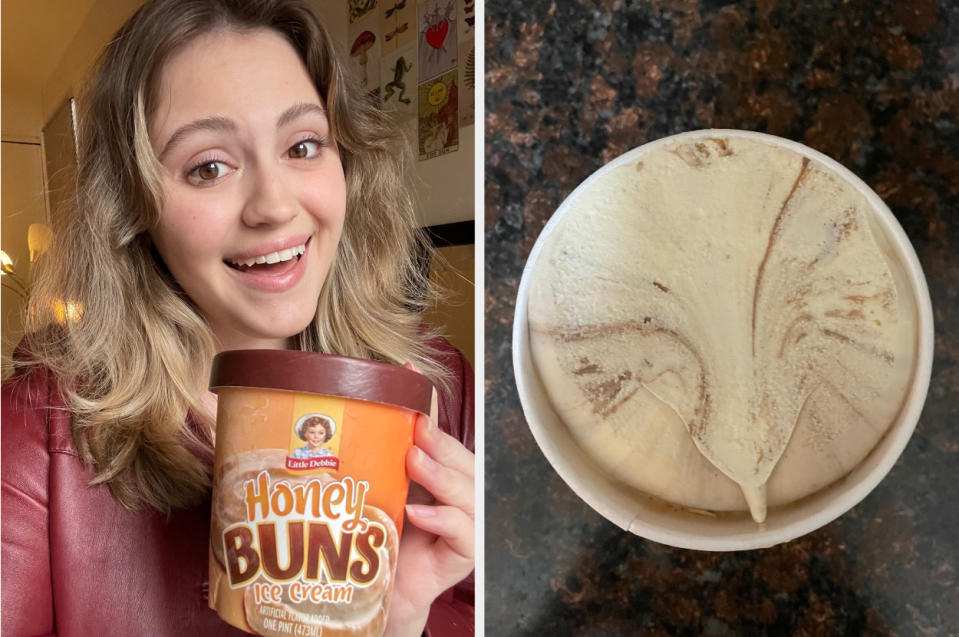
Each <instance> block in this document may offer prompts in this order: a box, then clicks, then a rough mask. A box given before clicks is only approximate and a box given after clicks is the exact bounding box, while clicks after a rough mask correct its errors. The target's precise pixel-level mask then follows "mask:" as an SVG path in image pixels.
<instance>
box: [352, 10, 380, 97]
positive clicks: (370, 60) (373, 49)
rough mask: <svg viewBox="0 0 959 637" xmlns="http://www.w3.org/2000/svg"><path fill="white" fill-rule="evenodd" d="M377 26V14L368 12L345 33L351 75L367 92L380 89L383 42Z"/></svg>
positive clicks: (378, 18)
mask: <svg viewBox="0 0 959 637" xmlns="http://www.w3.org/2000/svg"><path fill="white" fill-rule="evenodd" d="M351 11H352V5H351ZM379 26H380V16H379V14H378V13H376V12H368V13H367V14H366V15H365V17H363V18H362V19H360V20H357V21H356V22H354V23H353V24H351V25H350V28H349V29H348V32H347V35H348V37H349V47H350V63H351V64H352V66H353V73H354V75H355V76H356V77H357V78H359V80H360V83H361V85H362V86H363V88H365V89H366V90H367V91H376V90H378V89H379V87H380V58H381V57H382V53H381V50H382V47H383V42H382V35H381V32H380V29H379Z"/></svg>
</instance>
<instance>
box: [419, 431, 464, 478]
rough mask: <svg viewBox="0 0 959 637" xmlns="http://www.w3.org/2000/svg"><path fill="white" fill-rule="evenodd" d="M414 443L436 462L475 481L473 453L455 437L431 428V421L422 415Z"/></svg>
mask: <svg viewBox="0 0 959 637" xmlns="http://www.w3.org/2000/svg"><path fill="white" fill-rule="evenodd" d="M413 442H414V443H415V444H416V446H417V447H419V448H420V449H422V450H423V451H425V452H426V453H427V454H429V455H430V457H432V458H433V459H434V460H436V462H438V463H440V464H441V465H443V466H446V467H449V468H451V469H455V470H457V471H459V472H460V473H462V474H464V475H466V476H467V477H469V478H470V479H471V480H472V479H473V475H474V471H475V468H474V466H473V465H474V463H475V456H474V455H473V453H472V452H471V451H470V450H469V449H467V448H466V447H464V446H463V445H462V444H460V442H459V441H458V440H457V439H456V438H454V437H453V436H451V435H449V434H447V433H446V432H444V431H443V430H441V429H439V428H437V427H430V426H429V421H428V420H427V419H426V418H425V417H424V416H422V415H420V416H419V417H417V419H416V428H415V430H414V433H413Z"/></svg>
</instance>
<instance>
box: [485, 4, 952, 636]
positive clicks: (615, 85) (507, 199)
mask: <svg viewBox="0 0 959 637" xmlns="http://www.w3.org/2000/svg"><path fill="white" fill-rule="evenodd" d="M699 128H742V129H749V130H755V131H762V132H768V133H772V134H776V135H780V136H783V137H787V138H790V139H794V140H797V141H800V142H803V143H805V144H807V145H809V146H811V147H813V148H815V149H817V150H819V151H822V152H824V153H826V154H827V155H829V156H831V157H833V158H834V159H836V160H838V161H839V162H841V163H843V164H844V165H846V166H847V167H849V168H850V169H851V170H852V171H853V172H855V173H856V174H857V175H859V176H860V177H861V178H862V179H863V180H864V181H865V182H866V183H867V184H869V185H870V186H871V187H872V188H873V189H875V190H876V191H877V192H878V193H879V195H880V196H882V197H883V198H884V199H885V201H886V202H887V203H888V204H889V206H890V208H891V209H892V211H893V212H894V214H895V215H896V217H897V218H898V219H899V222H900V223H901V224H902V226H903V228H904V229H905V231H906V233H907V235H908V236H909V238H910V240H911V241H912V243H913V246H914V247H915V249H916V252H917V254H918V255H919V259H920V261H921V263H922V266H923V268H924V270H925V273H926V277H927V280H928V282H929V288H930V292H931V295H932V302H933V308H934V315H935V325H936V343H935V363H934V367H933V377H932V383H931V385H930V389H929V397H928V399H927V402H926V406H925V409H924V411H923V414H922V417H921V419H920V422H919V425H918V428H917V430H916V433H915V435H914V436H913V438H912V440H911V442H910V443H909V445H908V447H907V448H906V450H905V452H904V454H903V456H902V457H901V458H900V460H899V462H898V463H897V464H896V466H895V467H894V469H893V470H892V472H891V473H890V474H889V476H888V477H887V478H886V479H885V480H884V481H883V482H882V483H881V484H880V485H879V487H878V488H877V489H876V490H875V491H874V492H873V493H872V494H871V495H869V496H868V497H867V498H866V499H865V500H864V501H863V502H862V503H861V504H859V505H858V506H856V507H855V508H854V509H852V510H851V511H850V512H849V513H847V514H846V515H844V516H842V517H841V518H839V519H838V520H836V521H835V522H833V523H831V524H829V525H827V526H826V527H824V528H822V529H820V530H819V531H817V532H814V533H811V534H809V535H807V536H805V537H803V538H800V539H798V540H795V541H792V542H789V543H787V544H784V545H780V546H777V547H774V548H772V549H766V550H762V551H747V552H741V553H705V552H697V551H689V550H681V549H674V548H670V547H667V546H663V545H659V544H656V543H654V542H650V541H647V540H644V539H642V538H640V537H637V536H633V535H630V534H627V533H625V532H623V531H621V530H620V529H619V528H617V527H615V526H614V525H613V524H611V523H609V522H607V521H606V520H604V519H603V518H602V517H600V516H599V515H598V514H597V513H595V512H594V511H593V510H592V509H591V508H589V507H588V506H587V505H586V504H584V503H583V502H582V501H581V500H580V499H579V498H577V497H576V495H574V494H573V492H572V491H571V490H570V489H569V488H568V487H567V486H566V484H565V483H564V482H563V481H562V480H561V479H560V477H559V476H558V475H557V474H556V472H555V471H553V469H552V468H551V467H550V466H549V464H548V463H547V462H546V460H545V458H544V457H543V455H542V453H541V452H540V450H539V448H538V447H537V445H536V443H535V441H534V440H533V438H532V436H531V435H530V433H529V429H528V428H527V426H526V422H525V420H524V418H523V414H522V410H521V408H520V404H519V400H518V398H517V396H516V388H515V384H514V381H513V369H512V363H511V354H512V350H511V344H510V338H511V335H510V331H511V326H512V320H513V309H514V304H515V297H516V290H517V286H518V283H519V279H520V276H521V273H522V268H523V264H524V262H525V260H526V257H527V255H528V254H529V251H530V249H531V247H532V245H533V243H534V241H535V240H536V237H537V235H538V234H539V232H540V230H541V229H542V228H543V225H544V224H545V223H546V221H547V220H548V219H549V217H550V215H551V214H552V212H553V210H554V209H555V208H556V207H557V205H558V204H559V203H560V202H561V201H562V200H563V199H564V198H565V197H566V195H568V194H569V193H570V192H571V191H572V190H573V189H574V188H575V187H576V186H577V185H578V184H579V183H580V182H581V181H582V180H583V179H584V178H585V177H587V176H588V175H589V174H590V173H592V172H593V171H594V170H596V169H597V168H599V167H600V166H601V165H603V164H604V163H605V162H607V161H608V160H610V159H612V158H614V157H616V156H617V155H619V154H621V153H623V152H624V151H626V150H628V149H630V148H633V147H635V146H638V145H640V144H642V143H644V142H647V141H650V140H653V139H658V138H660V137H663V136H666V135H670V134H674V133H678V132H682V131H687V130H693V129H699ZM485 189H486V226H485V235H486V289H487V296H486V317H487V320H486V375H487V376H486V522H487V523H486V541H485V549H486V611H485V616H486V630H487V634H491V635H603V636H607V635H635V634H643V635H746V634H770V635H787V634H796V635H859V634H877V635H943V636H945V635H959V574H957V570H959V487H957V485H959V3H956V2H947V1H946V0H940V2H938V4H937V3H935V2H932V1H931V0H902V1H900V2H891V1H889V0H880V1H875V2H871V1H866V0H862V1H858V0H830V1H824V2H815V3H809V2H802V1H799V0H795V1H793V0H791V1H785V0H783V1H778V0H756V1H755V2H752V3H743V4H731V3H726V2H711V1H707V0H700V1H699V2H696V1H695V0H659V1H651V2H638V1H637V2H631V1H628V0H615V1H607V2H592V1H587V0H580V1H576V0H562V1H560V0H557V1H555V2H549V1H548V0H521V1H520V0H517V1H511V2H504V1H495V0H490V1H489V2H488V3H487V5H486V186H485Z"/></svg>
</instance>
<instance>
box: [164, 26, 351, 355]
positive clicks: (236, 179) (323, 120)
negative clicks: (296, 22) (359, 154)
mask: <svg viewBox="0 0 959 637" xmlns="http://www.w3.org/2000/svg"><path fill="white" fill-rule="evenodd" d="M157 88H158V93H157V100H156V101H157V108H156V111H155V113H153V115H152V118H151V121H150V141H151V144H152V145H153V149H154V152H156V154H157V156H158V157H159V158H160V162H161V164H162V168H161V173H162V183H163V209H162V211H161V213H160V222H159V224H158V226H157V227H156V228H154V229H153V230H152V231H151V233H150V234H151V237H152V239H153V242H154V244H155V245H156V248H157V250H158V251H159V253H160V256H161V257H162V258H163V261H164V263H165V264H166V266H167V268H168V269H169V270H170V272H171V273H172V274H173V276H174V277H175V278H176V280H177V282H178V283H179V284H180V286H181V287H182V288H183V290H184V291H185V292H186V293H187V294H188V295H189V297H190V299H191V300H192V301H193V303H194V304H195V305H196V306H197V307H198V308H199V310H200V312H201V313H202V314H203V316H204V317H205V318H206V319H207V321H208V322H209V323H210V325H211V327H212V329H213V333H214V335H215V336H216V337H217V340H218V343H217V345H218V348H220V349H237V348H247V347H259V348H270V347H273V348H276V347H285V346H286V345H287V344H288V339H289V337H291V336H293V335H295V334H297V333H299V332H301V331H302V330H303V329H304V328H305V327H306V326H307V325H308V324H309V323H310V322H311V320H312V319H313V316H314V314H315V312H316V306H317V299H318V297H319V294H320V290H321V288H322V287H323V283H324V281H325V280H326V277H327V274H328V273H329V271H330V265H331V263H332V260H333V256H334V253H335V251H336V246H337V244H338V243H339V240H340V235H341V233H342V230H343V219H344V216H345V214H346V183H345V179H344V176H343V167H342V165H341V163H340V158H339V154H338V153H337V150H336V147H335V145H334V143H333V139H332V137H331V135H330V126H329V122H328V120H327V117H326V114H325V110H324V104H323V102H322V100H321V99H320V96H319V95H318V93H317V91H316V88H315V87H314V86H313V83H312V82H311V81H310V78H309V76H308V74H307V71H306V68H305V67H304V66H303V64H302V62H301V61H300V59H299V57H298V56H297V54H296V52H295V51H294V50H293V48H292V46H290V44H289V43H288V42H287V41H286V40H285V39H284V38H283V36H281V35H279V34H278V33H275V32H273V31H270V30H266V29H260V30H254V31H250V32H246V33H238V32H235V31H232V30H227V29H221V30H217V31H215V32H212V33H209V34H206V35H204V36H201V37H200V38H197V39H196V40H194V41H192V42H190V43H189V44H187V45H186V46H185V47H183V48H182V49H181V50H179V51H178V52H177V53H176V54H175V55H174V56H173V57H172V58H171V59H170V60H169V61H168V62H167V63H166V65H165V66H164V67H163V69H162V71H161V74H160V80H159V84H158V87H157Z"/></svg>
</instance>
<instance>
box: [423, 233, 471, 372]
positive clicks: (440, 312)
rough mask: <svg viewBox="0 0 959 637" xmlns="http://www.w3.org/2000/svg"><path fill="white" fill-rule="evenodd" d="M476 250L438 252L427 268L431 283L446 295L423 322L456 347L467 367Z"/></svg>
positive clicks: (466, 246)
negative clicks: (461, 353) (434, 328)
mask: <svg viewBox="0 0 959 637" xmlns="http://www.w3.org/2000/svg"><path fill="white" fill-rule="evenodd" d="M474 248H475V246H472V245H464V246H450V247H445V248H439V249H438V250H437V255H438V258H436V259H434V260H433V263H432V264H431V268H430V280H431V281H433V283H435V284H437V285H438V286H439V287H440V289H442V290H444V291H445V293H446V298H445V300H444V302H443V303H441V304H439V305H438V307H434V308H431V309H430V310H428V311H427V312H425V313H424V317H423V319H424V320H425V321H426V323H428V324H429V325H432V326H434V327H436V328H437V329H439V330H440V331H441V333H442V334H443V335H444V336H446V338H447V339H449V342H450V343H452V344H453V345H455V346H456V347H457V348H458V349H459V350H460V351H461V352H463V355H464V356H466V360H468V361H469V362H470V365H473V364H474V361H475V354H476V350H475V342H474V341H475V338H474V328H475V321H476V314H475V312H474V310H473V303H474V299H475V298H476V286H475V281H474V279H473V262H474V258H475V249H474Z"/></svg>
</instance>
